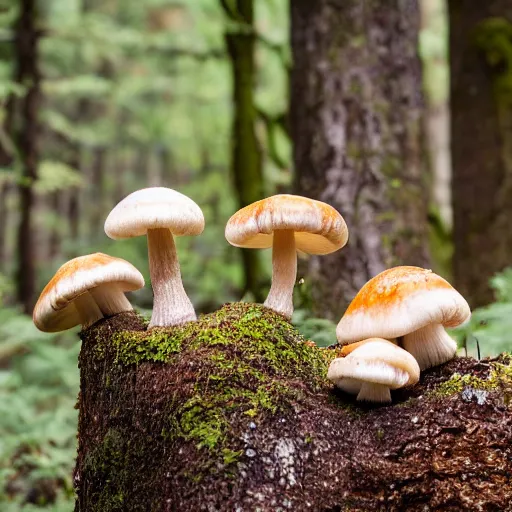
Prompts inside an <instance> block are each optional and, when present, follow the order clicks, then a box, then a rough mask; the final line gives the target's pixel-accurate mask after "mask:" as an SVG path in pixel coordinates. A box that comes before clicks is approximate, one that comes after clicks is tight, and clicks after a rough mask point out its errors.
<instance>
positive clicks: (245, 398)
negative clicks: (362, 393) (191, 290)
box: [95, 303, 334, 464]
mask: <svg viewBox="0 0 512 512" xmlns="http://www.w3.org/2000/svg"><path fill="white" fill-rule="evenodd" d="M112 341H113V343H114V347H113V349H111V350H114V354H115V355H114V364H115V365H121V366H126V365H141V364H144V363H160V362H174V363H176V364H179V363H180V361H188V362H189V363H190V362H193V363H194V365H195V372H196V374H197V378H196V379H195V382H194V384H193V389H192V390H189V391H188V392H184V393H183V396H180V397H177V398H176V399H175V400H173V401H172V409H170V410H169V414H168V417H169V421H168V423H167V425H166V427H165V428H164V429H163V431H162V435H163V436H164V437H167V438H173V439H174V438H179V439H183V440H186V441H191V442H193V443H194V444H195V446H196V448H197V449H199V450H203V449H207V450H210V451H214V452H216V453H217V454H220V456H222V458H223V460H224V462H225V464H231V463H232V462H233V461H234V460H235V459H236V457H235V456H234V455H233V453H234V452H236V450H235V451H234V452H233V451H232V450H231V451H229V449H228V448H227V445H228V443H227V437H228V436H229V433H230V419H232V417H233V414H236V415H238V416H239V417H241V418H247V420H250V419H251V418H257V417H258V416H259V415H261V414H263V413H270V414H275V413H276V412H277V411H278V410H279V409H285V408H287V407H289V404H290V402H291V401H296V400H297V399H299V400H300V398H301V397H303V393H304V391H303V390H301V389H299V388H296V387H294V386H293V382H297V381H301V382H306V383H308V385H309V388H310V390H311V391H317V390H319V389H320V388H321V387H323V386H325V385H326V384H327V383H326V374H327V367H328V364H329V362H330V359H332V358H333V357H334V351H327V350H323V349H319V348H318V347H316V346H312V345H310V344H308V343H305V340H304V339H303V338H302V336H301V335H300V334H299V333H298V332H297V331H296V330H295V328H294V327H293V326H292V325H291V324H290V323H289V322H287V321H286V320H285V319H284V318H283V317H282V316H280V315H278V314H276V313H274V312H273V311H271V310H269V309H267V308H265V307H263V306H261V305H256V304H245V303H239V304H229V305H226V306H224V307H223V308H222V309H220V310H219V311H217V312H215V313H212V314H209V315H205V316H203V317H201V318H200V319H199V320H198V321H197V322H190V323H188V324H185V325H183V326H177V327H172V328H167V329H154V330H151V331H128V332H126V331H125V332H119V333H117V334H115V335H114V336H113V338H112V340H111V341H110V343H112ZM106 353H107V350H106V348H105V347H104V346H102V342H101V340H100V341H99V343H98V346H97V347H96V348H95V356H96V357H97V358H98V359H104V358H105V357H106V355H105V354H106ZM295 379H296V380H295ZM290 382H292V384H290ZM226 450H228V451H229V453H228V452H226ZM232 452H233V453H232Z"/></svg>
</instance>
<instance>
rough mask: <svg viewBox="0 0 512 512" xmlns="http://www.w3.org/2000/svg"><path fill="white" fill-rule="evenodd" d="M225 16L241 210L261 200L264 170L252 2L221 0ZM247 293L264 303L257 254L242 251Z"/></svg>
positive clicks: (234, 167)
mask: <svg viewBox="0 0 512 512" xmlns="http://www.w3.org/2000/svg"><path fill="white" fill-rule="evenodd" d="M221 3H222V4H223V6H224V10H225V12H226V15H227V16H228V17H229V18H230V20H231V22H232V23H233V24H238V25H237V26H236V28H234V29H231V31H229V32H227V33H226V36H225V38H226V45H227V48H228V53H229V56H230V59H231V67H232V71H233V106H234V119H233V127H232V156H231V173H232V178H233V184H234V189H235V194H236V196H237V199H238V204H239V207H240V208H243V207H244V206H247V205H248V204H251V203H253V202H255V201H258V200H260V199H262V198H263V197H264V196H263V170H262V161H261V152H260V147H259V144H258V140H257V138H256V132H255V122H256V118H257V112H256V108H255V104H254V85H255V82H256V62H255V59H254V47H255V41H256V36H255V32H254V30H255V29H254V5H253V0H237V1H236V2H231V3H229V2H227V1H222V0H221ZM241 251H242V261H243V267H244V277H245V284H244V292H250V293H251V294H252V295H253V297H254V299H255V300H256V301H258V302H261V301H262V300H263V299H264V295H263V293H262V289H261V288H262V282H261V276H262V269H261V264H260V256H259V253H258V251H254V250H244V249H242V250H241Z"/></svg>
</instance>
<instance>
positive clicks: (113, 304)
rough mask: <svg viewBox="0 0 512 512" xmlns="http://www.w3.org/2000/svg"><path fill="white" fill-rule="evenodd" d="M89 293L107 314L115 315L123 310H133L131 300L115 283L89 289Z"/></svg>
mask: <svg viewBox="0 0 512 512" xmlns="http://www.w3.org/2000/svg"><path fill="white" fill-rule="evenodd" d="M89 293H90V294H91V295H92V297H93V299H94V300H95V301H96V304H97V305H98V307H99V308H100V310H101V312H102V313H103V314H104V315H105V316H113V315H117V314H118V313H122V312H123V311H132V310H133V307H132V305H131V304H130V301H129V300H128V299H127V298H126V296H125V294H124V293H123V292H122V291H121V289H120V288H119V287H118V286H116V285H115V284H112V285H106V286H98V287H97V288H93V289H92V290H89Z"/></svg>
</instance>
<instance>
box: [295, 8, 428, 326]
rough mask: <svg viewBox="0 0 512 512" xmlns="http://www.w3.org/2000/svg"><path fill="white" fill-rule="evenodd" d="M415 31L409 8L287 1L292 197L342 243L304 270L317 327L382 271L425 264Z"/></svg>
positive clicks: (424, 195)
mask: <svg viewBox="0 0 512 512" xmlns="http://www.w3.org/2000/svg"><path fill="white" fill-rule="evenodd" d="M418 28H419V12H418V5H417V2H416V1H415V0H405V1H402V0H389V1H388V0H379V1H370V0H363V1H361V0H346V1H339V0H337V1H328V0H319V1H317V2H311V1H309V0H292V1H291V39H292V50H293V63H294V66H293V69H292V74H291V113H290V115H291V117H290V121H291V134H292V140H293V144H294V154H293V158H294V165H295V169H296V190H297V191H298V193H300V194H302V195H305V196H309V197H312V198H315V199H319V200H322V201H325V202H327V203H329V204H331V205H332V206H334V207H336V208H337V209H338V210H339V211H340V212H341V213H342V215H343V216H344V218H345V220H346V222H347V225H348V228H349V233H350V237H349V243H348V246H347V247H345V248H343V249H341V251H339V252H337V253H334V254H333V255H329V256H321V257H314V258H312V259H311V260H310V264H309V278H310V281H311V282H314V283H315V284H314V288H313V287H312V299H313V306H314V309H315V310H316V313H317V314H318V315H319V316H328V317H330V318H332V319H334V320H338V319H339V317H340V315H341V314H342V312H343V311H344V309H345V308H346V306H347V304H348V303H349V302H350V300H351V299H352V298H353V297H354V295H355V294H356V293H357V291H358V290H359V289H360V288H361V286H362V285H363V284H364V283H365V282H366V281H367V280H368V279H370V278H371V277H373V276H375V275H376V274H378V273H379V272H381V271H382V270H384V269H385V268H387V267H390V266H393V265H400V264H410V265H419V266H425V265H427V264H428V261H429V258H428V249H427V233H426V227H427V202H428V192H427V190H428V188H427V187H426V186H425V183H424V182H425V176H426V172H425V167H424V165H423V163H422V162H423V158H422V157H423V154H422V137H421V135H422V114H423V101H422V93H421V88H422V82H421V72H420V63H419V59H418V55H417V46H418ZM320 258H321V261H320Z"/></svg>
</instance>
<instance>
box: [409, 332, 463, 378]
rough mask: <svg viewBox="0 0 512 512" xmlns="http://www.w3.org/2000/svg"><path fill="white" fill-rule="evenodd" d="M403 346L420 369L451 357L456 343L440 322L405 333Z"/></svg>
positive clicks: (453, 354)
mask: <svg viewBox="0 0 512 512" xmlns="http://www.w3.org/2000/svg"><path fill="white" fill-rule="evenodd" d="M403 347H404V349H405V350H407V352H409V353H410V354H412V355H413V356H414V358H415V359H416V361H418V364H419V366H420V369H421V370H425V369H426V368H430V367H431V366H437V365H438V364H442V363H445V362H446V361H449V360H450V359H453V357H454V356H455V352H457V343H455V341H454V340H453V339H452V338H451V337H450V336H449V335H448V333H447V332H446V331H445V329H444V327H443V326H442V325H441V324H431V325H427V326H426V327H422V328H421V329H418V330H417V331H414V332H411V333H410V334H406V335H405V336H404V340H403Z"/></svg>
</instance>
